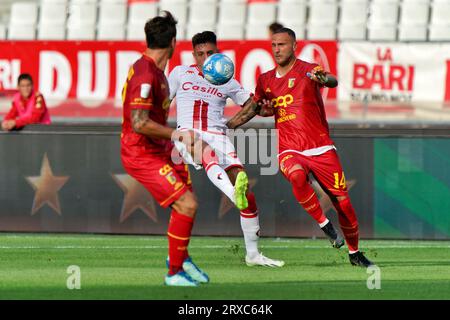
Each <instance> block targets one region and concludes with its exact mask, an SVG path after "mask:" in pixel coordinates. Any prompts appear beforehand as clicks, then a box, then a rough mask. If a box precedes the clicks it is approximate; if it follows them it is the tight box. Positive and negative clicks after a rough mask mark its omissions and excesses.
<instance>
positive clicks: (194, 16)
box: [188, 0, 217, 25]
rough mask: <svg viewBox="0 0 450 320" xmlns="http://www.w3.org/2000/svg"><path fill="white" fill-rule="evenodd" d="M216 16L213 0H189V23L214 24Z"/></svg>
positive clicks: (215, 6) (215, 4)
mask: <svg viewBox="0 0 450 320" xmlns="http://www.w3.org/2000/svg"><path fill="white" fill-rule="evenodd" d="M216 18H217V3H216V1H215V0H191V2H190V7H189V23H188V24H189V25H201V24H204V25H211V24H212V25H215V24H216V21H217V19H216Z"/></svg>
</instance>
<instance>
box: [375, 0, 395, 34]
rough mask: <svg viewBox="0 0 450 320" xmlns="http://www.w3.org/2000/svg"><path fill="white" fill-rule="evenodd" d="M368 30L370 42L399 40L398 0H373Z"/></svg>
mask: <svg viewBox="0 0 450 320" xmlns="http://www.w3.org/2000/svg"><path fill="white" fill-rule="evenodd" d="M370 12H371V15H370V17H369V22H368V29H369V40H384V41H393V40H395V39H396V38H397V23H398V22H397V18H398V1H397V0H372V2H371V5H370Z"/></svg>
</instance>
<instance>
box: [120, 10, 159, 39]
mask: <svg viewBox="0 0 450 320" xmlns="http://www.w3.org/2000/svg"><path fill="white" fill-rule="evenodd" d="M157 5H158V4H157V2H137V3H131V4H130V6H129V10H128V27H127V39H128V40H143V39H144V37H145V35H144V26H145V23H146V22H147V20H148V19H150V18H151V17H154V16H156V14H157V13H158V12H157V11H158V10H157V9H158V6H157Z"/></svg>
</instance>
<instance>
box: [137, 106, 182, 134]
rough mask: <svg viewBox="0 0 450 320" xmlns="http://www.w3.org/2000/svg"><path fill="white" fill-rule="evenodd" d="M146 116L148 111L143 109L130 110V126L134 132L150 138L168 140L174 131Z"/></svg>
mask: <svg viewBox="0 0 450 320" xmlns="http://www.w3.org/2000/svg"><path fill="white" fill-rule="evenodd" d="M148 114H149V111H148V110H144V109H133V110H131V124H132V126H133V130H134V132H136V133H140V134H143V135H145V136H147V137H150V138H155V139H168V140H170V139H171V137H172V133H173V132H174V131H175V130H174V129H172V128H170V127H166V126H163V125H161V124H159V123H157V122H155V121H153V120H151V119H150V118H149V116H148Z"/></svg>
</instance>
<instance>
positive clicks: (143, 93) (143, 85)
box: [129, 77, 153, 110]
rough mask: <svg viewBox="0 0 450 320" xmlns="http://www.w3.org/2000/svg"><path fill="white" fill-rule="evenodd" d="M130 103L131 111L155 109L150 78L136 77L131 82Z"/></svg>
mask: <svg viewBox="0 0 450 320" xmlns="http://www.w3.org/2000/svg"><path fill="white" fill-rule="evenodd" d="M129 95H130V96H129V103H130V108H131V109H147V110H150V109H151V108H152V107H153V87H152V81H151V78H150V77H146V78H141V77H136V78H134V77H133V79H131V81H130V91H129Z"/></svg>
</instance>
